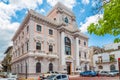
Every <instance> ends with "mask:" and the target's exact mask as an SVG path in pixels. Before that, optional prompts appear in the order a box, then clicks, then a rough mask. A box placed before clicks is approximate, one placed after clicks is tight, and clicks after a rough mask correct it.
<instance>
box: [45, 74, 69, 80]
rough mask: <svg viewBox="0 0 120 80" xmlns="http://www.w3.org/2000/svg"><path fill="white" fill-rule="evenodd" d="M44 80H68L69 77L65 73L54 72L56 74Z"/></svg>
mask: <svg viewBox="0 0 120 80" xmlns="http://www.w3.org/2000/svg"><path fill="white" fill-rule="evenodd" d="M44 80H69V77H68V75H67V74H56V75H51V76H49V77H47V79H44Z"/></svg>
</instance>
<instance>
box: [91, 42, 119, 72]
mask: <svg viewBox="0 0 120 80" xmlns="http://www.w3.org/2000/svg"><path fill="white" fill-rule="evenodd" d="M104 50H105V51H104V52H103V53H99V54H95V55H94V56H93V61H94V67H95V70H96V71H101V70H104V71H112V70H118V58H120V43H113V44H108V45H105V46H104Z"/></svg>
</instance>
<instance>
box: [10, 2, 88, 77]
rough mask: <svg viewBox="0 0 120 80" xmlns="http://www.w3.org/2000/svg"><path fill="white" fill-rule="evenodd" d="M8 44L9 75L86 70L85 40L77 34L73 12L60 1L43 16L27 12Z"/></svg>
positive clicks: (86, 38)
mask: <svg viewBox="0 0 120 80" xmlns="http://www.w3.org/2000/svg"><path fill="white" fill-rule="evenodd" d="M12 41H13V57H12V72H13V73H18V74H20V75H21V76H25V75H26V77H36V76H38V75H39V74H40V73H46V72H48V71H57V72H61V73H68V74H73V73H75V72H79V71H84V70H88V69H89V61H90V59H89V58H88V37H87V36H86V35H84V34H83V33H81V32H80V30H79V28H78V26H77V24H76V19H75V15H74V14H73V12H72V11H71V10H70V9H68V8H67V7H66V6H64V5H63V4H61V3H60V2H59V3H57V4H56V5H55V6H54V7H53V9H52V10H51V11H50V12H49V13H48V15H47V16H43V15H41V14H39V13H37V12H35V11H33V10H30V11H28V14H27V15H26V17H25V19H24V20H23V22H22V23H21V25H20V27H19V29H18V30H17V31H16V33H15V35H14V36H13V39H12Z"/></svg>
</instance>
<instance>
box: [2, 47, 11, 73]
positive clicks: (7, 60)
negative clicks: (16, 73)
mask: <svg viewBox="0 0 120 80" xmlns="http://www.w3.org/2000/svg"><path fill="white" fill-rule="evenodd" d="M12 52H13V46H9V47H8V48H7V50H6V51H5V53H4V54H5V55H6V56H5V57H4V59H3V60H2V62H1V64H2V66H3V71H4V72H11V59H12Z"/></svg>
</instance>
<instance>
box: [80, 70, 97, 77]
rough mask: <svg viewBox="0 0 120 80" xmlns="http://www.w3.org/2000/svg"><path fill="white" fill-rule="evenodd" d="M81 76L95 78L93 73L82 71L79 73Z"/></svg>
mask: <svg viewBox="0 0 120 80" xmlns="http://www.w3.org/2000/svg"><path fill="white" fill-rule="evenodd" d="M80 75H81V76H97V73H96V72H95V71H84V72H81V73H80Z"/></svg>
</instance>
